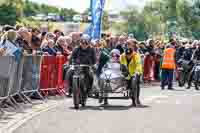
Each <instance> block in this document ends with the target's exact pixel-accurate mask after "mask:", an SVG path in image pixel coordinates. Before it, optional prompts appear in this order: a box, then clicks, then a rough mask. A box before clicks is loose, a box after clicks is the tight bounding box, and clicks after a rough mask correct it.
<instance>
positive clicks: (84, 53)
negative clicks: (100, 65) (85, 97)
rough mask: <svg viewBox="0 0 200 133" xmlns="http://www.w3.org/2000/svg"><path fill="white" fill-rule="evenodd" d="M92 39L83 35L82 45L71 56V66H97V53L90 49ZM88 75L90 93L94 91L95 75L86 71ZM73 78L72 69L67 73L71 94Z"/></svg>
mask: <svg viewBox="0 0 200 133" xmlns="http://www.w3.org/2000/svg"><path fill="white" fill-rule="evenodd" d="M90 41H91V40H90V37H89V36H88V35H87V34H83V35H82V37H81V39H80V45H79V46H78V47H76V48H75V49H74V50H73V51H72V54H71V57H70V61H69V63H70V64H83V65H92V66H93V65H95V64H96V53H95V49H94V48H91V47H90ZM85 75H86V77H87V78H86V83H87V84H86V86H87V89H88V94H89V91H90V90H91V89H92V84H93V75H92V73H91V72H90V71H88V70H87V71H85ZM72 76H73V71H72V70H71V69H69V70H68V72H67V78H68V80H69V86H70V89H69V90H70V92H69V93H71V91H72Z"/></svg>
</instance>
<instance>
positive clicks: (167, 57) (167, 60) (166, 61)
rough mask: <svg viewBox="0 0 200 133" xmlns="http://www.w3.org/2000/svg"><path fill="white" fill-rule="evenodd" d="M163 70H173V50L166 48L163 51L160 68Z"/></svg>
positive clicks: (174, 66)
mask: <svg viewBox="0 0 200 133" xmlns="http://www.w3.org/2000/svg"><path fill="white" fill-rule="evenodd" d="M161 67H162V68H163V69H175V68H176V64H175V49H173V48H167V49H166V50H165V51H164V56H163V62H162V66H161Z"/></svg>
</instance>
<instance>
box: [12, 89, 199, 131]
mask: <svg viewBox="0 0 200 133" xmlns="http://www.w3.org/2000/svg"><path fill="white" fill-rule="evenodd" d="M141 100H142V102H143V104H145V105H147V107H145V108H134V107H131V106H130V104H131V100H110V101H109V105H108V106H101V105H99V103H98V100H94V99H89V100H88V102H87V107H85V108H81V109H80V110H74V109H73V106H72V105H73V104H72V100H66V102H64V103H63V104H61V105H59V106H58V107H56V108H54V109H52V110H49V111H47V112H43V113H41V114H40V115H38V116H36V117H34V118H32V119H31V120H29V121H27V122H26V123H25V124H23V125H21V126H20V127H19V128H18V129H17V130H15V131H14V133H122V132H123V133H200V106H199V105H200V104H199V101H200V91H199V92H198V91H195V90H185V89H181V88H177V90H175V91H168V90H164V91H161V90H160V88H159V87H155V86H146V87H143V89H142V96H141Z"/></svg>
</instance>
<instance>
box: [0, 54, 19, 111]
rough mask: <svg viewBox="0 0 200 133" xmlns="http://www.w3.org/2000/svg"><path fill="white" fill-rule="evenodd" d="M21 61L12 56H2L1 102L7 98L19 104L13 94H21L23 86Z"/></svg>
mask: <svg viewBox="0 0 200 133" xmlns="http://www.w3.org/2000/svg"><path fill="white" fill-rule="evenodd" d="M20 67H21V63H19V62H17V61H16V60H15V58H14V57H12V56H1V57H0V100H1V103H2V102H4V101H5V100H7V101H9V103H10V104H12V105H13V107H15V105H17V106H19V105H18V104H17V102H16V101H15V99H14V98H13V96H15V95H18V96H19V97H20V98H22V97H21V96H20V94H19V88H20V86H21V81H20V80H19V79H21V73H22V68H20Z"/></svg>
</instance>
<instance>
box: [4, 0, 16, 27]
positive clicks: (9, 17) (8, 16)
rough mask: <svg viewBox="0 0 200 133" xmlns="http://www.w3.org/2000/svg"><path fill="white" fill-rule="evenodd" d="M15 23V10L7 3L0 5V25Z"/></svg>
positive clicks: (12, 5)
mask: <svg viewBox="0 0 200 133" xmlns="http://www.w3.org/2000/svg"><path fill="white" fill-rule="evenodd" d="M15 22H16V8H15V6H14V4H12V3H10V2H8V3H3V4H1V5H0V25H5V24H9V25H14V24H15Z"/></svg>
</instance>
